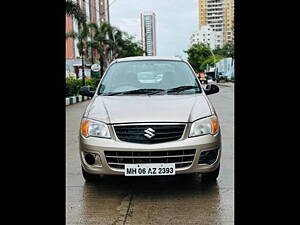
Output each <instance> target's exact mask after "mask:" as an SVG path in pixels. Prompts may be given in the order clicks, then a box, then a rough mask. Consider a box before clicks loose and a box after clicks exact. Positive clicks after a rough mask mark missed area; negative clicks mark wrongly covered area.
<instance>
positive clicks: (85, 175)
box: [81, 167, 99, 182]
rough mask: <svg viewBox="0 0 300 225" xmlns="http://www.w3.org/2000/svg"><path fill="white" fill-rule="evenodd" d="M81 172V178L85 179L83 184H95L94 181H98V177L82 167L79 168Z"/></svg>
mask: <svg viewBox="0 0 300 225" xmlns="http://www.w3.org/2000/svg"><path fill="white" fill-rule="evenodd" d="M81 170H82V175H83V178H84V179H85V182H95V181H97V180H99V176H98V175H96V174H91V173H88V172H86V171H85V170H84V169H83V168H82V167H81Z"/></svg>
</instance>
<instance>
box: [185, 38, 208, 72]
mask: <svg viewBox="0 0 300 225" xmlns="http://www.w3.org/2000/svg"><path fill="white" fill-rule="evenodd" d="M184 52H185V53H187V54H188V62H189V63H190V64H191V66H192V67H193V69H194V70H195V72H197V73H198V72H201V71H203V70H201V65H202V64H203V62H204V61H205V60H207V59H208V58H209V57H211V55H212V54H211V50H210V49H209V47H208V46H207V45H205V44H202V43H201V44H193V45H192V46H191V47H190V48H189V49H187V50H185V51H184Z"/></svg>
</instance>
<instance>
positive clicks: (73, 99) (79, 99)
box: [66, 95, 91, 105]
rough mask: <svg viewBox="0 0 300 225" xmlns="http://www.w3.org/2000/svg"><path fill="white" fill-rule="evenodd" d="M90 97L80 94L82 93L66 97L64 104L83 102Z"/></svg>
mask: <svg viewBox="0 0 300 225" xmlns="http://www.w3.org/2000/svg"><path fill="white" fill-rule="evenodd" d="M90 99H91V97H86V96H82V95H79V96H73V97H68V98H66V105H73V104H76V103H78V102H83V101H85V100H90Z"/></svg>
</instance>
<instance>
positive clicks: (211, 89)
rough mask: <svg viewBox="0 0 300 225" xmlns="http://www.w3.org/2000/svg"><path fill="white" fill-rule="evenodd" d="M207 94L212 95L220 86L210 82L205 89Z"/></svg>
mask: <svg viewBox="0 0 300 225" xmlns="http://www.w3.org/2000/svg"><path fill="white" fill-rule="evenodd" d="M204 92H205V94H206V95H211V94H215V93H218V92H219V87H218V86H217V85H215V84H209V85H207V86H206V88H205V89H204Z"/></svg>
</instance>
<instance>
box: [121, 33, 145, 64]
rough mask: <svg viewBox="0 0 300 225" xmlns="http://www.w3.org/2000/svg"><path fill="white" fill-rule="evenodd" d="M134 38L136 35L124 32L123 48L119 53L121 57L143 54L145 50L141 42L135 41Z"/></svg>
mask: <svg viewBox="0 0 300 225" xmlns="http://www.w3.org/2000/svg"><path fill="white" fill-rule="evenodd" d="M134 39H135V38H134V36H132V35H129V34H128V33H126V32H123V41H122V48H121V49H122V50H121V53H120V54H119V55H118V57H119V58H123V57H130V56H142V55H143V53H144V51H143V49H142V47H141V43H139V42H135V41H134Z"/></svg>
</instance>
